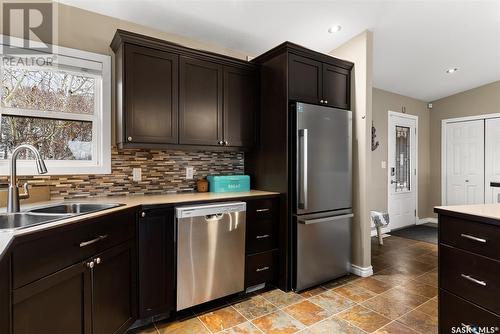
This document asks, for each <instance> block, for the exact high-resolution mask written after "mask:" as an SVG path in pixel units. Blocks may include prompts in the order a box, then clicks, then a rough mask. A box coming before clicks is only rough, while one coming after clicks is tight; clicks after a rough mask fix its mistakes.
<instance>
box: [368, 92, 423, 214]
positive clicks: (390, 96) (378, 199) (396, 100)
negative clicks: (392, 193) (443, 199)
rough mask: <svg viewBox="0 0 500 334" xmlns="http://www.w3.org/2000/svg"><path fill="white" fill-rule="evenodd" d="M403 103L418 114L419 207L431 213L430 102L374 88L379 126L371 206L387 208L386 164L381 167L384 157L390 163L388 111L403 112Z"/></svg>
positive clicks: (381, 209)
mask: <svg viewBox="0 0 500 334" xmlns="http://www.w3.org/2000/svg"><path fill="white" fill-rule="evenodd" d="M403 107H405V109H406V113H407V114H409V115H415V116H418V168H417V170H418V207H417V211H418V212H417V216H418V217H419V218H426V217H431V216H432V212H431V211H432V210H431V207H430V204H429V201H428V198H429V182H430V179H429V177H430V162H429V156H430V154H429V145H430V144H429V142H430V141H429V130H430V126H429V125H430V124H429V122H430V114H429V110H428V109H427V103H426V102H424V101H420V100H416V99H413V98H411V97H407V96H403V95H399V94H395V93H391V92H388V91H385V90H381V89H377V88H374V89H373V125H374V126H375V128H376V129H377V132H376V135H377V138H376V140H377V141H378V142H379V146H378V148H377V149H376V150H375V151H372V152H371V155H372V183H371V185H372V188H371V194H370V209H371V210H376V211H387V191H388V189H387V173H388V170H387V168H382V161H385V162H386V163H387V150H388V148H387V125H388V111H389V110H390V111H396V112H402V110H403Z"/></svg>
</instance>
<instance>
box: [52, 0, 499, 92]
mask: <svg viewBox="0 0 500 334" xmlns="http://www.w3.org/2000/svg"><path fill="white" fill-rule="evenodd" d="M59 1H60V2H63V3H66V4H69V5H73V6H76V7H81V8H84V9H87V10H91V11H95V12H98V13H102V14H105V15H109V16H113V17H117V18H120V19H123V20H128V21H133V22H136V23H139V24H143V25H146V26H149V27H152V28H156V29H159V30H162V31H166V32H172V33H176V34H180V35H184V36H188V37H191V38H195V39H199V40H203V41H206V42H210V43H213V44H217V45H220V46H223V47H227V48H231V49H235V50H239V51H243V52H246V53H248V54H249V55H251V56H256V55H259V54H261V53H263V52H264V51H266V50H269V49H271V48H272V47H274V46H276V45H278V44H280V43H281V42H283V41H286V40H288V41H291V42H295V43H297V44H301V45H303V46H306V47H309V48H311V49H314V50H317V51H321V52H328V51H330V50H332V49H334V48H335V47H337V46H339V45H341V44H342V43H344V42H346V41H347V40H349V39H350V38H351V37H353V36H355V35H357V34H358V33H360V32H362V31H363V30H365V29H369V30H371V31H373V33H374V86H375V87H377V88H381V89H385V90H388V91H391V92H395V93H399V94H403V95H407V96H411V97H414V98H417V99H420V100H423V101H433V100H436V99H438V98H441V97H445V96H449V95H452V94H454V93H457V92H460V91H464V90H467V89H470V88H473V87H477V86H480V85H483V84H486V83H489V82H493V81H496V80H500V1H496V0H492V1H472V0H471V1H446V0H433V1H432V0H428V1H409V0H398V1H378V0H365V1H356V0H351V1H326V0H323V1H317V0H309V1H306V0H302V1H292V0H288V1H286V0H281V1H279V0H270V1H265V0H264V1H263V0H253V1H249V0H247V1H243V0H225V1H214V0H205V1H203V0H198V1H192V0H189V1H188V0H184V1H182V0H177V1H168V0H59ZM333 24H340V25H342V30H341V31H340V32H338V33H336V34H329V33H328V31H327V30H328V27H329V26H331V25H333ZM450 67H458V68H459V69H460V70H459V71H458V72H456V73H455V74H453V75H448V74H446V73H445V70H446V69H447V68H450ZM499 94H500V93H499Z"/></svg>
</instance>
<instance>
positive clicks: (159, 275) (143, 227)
mask: <svg viewBox="0 0 500 334" xmlns="http://www.w3.org/2000/svg"><path fill="white" fill-rule="evenodd" d="M142 215H143V217H141V218H140V219H139V227H138V230H139V256H138V261H139V317H140V318H145V317H151V316H154V315H157V314H161V313H167V312H171V311H173V310H174V309H175V245H174V224H175V221H174V210H173V209H167V210H154V211H153V210H151V211H144V212H143V214H142Z"/></svg>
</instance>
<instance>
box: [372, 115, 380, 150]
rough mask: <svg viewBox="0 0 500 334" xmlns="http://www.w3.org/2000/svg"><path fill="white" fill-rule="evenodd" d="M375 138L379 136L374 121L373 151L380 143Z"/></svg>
mask: <svg viewBox="0 0 500 334" xmlns="http://www.w3.org/2000/svg"><path fill="white" fill-rule="evenodd" d="M375 138H377V129H375V126H374V125H373V121H372V151H375V150H376V149H377V147H378V145H379V142H378V141H375Z"/></svg>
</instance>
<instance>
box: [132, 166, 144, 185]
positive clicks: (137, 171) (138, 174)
mask: <svg viewBox="0 0 500 334" xmlns="http://www.w3.org/2000/svg"><path fill="white" fill-rule="evenodd" d="M132 180H134V181H135V182H140V181H142V169H141V168H132Z"/></svg>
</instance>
